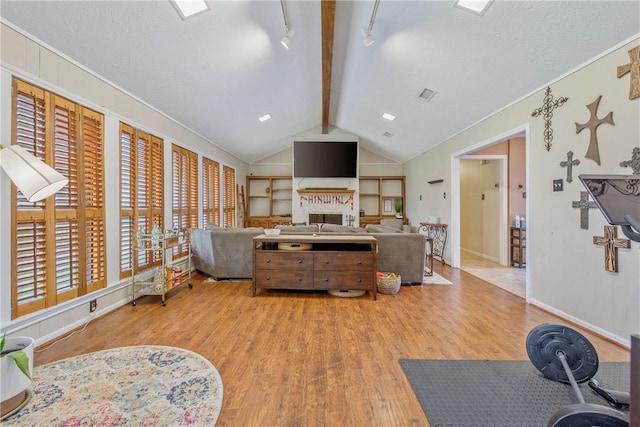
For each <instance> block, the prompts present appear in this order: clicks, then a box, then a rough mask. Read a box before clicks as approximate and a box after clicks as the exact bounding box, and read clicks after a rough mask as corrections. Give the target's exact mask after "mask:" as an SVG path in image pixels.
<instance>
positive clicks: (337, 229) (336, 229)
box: [320, 224, 367, 233]
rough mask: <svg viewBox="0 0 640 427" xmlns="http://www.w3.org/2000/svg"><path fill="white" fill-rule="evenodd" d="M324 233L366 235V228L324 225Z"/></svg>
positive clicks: (322, 228) (321, 229) (322, 230)
mask: <svg viewBox="0 0 640 427" xmlns="http://www.w3.org/2000/svg"><path fill="white" fill-rule="evenodd" d="M320 231H321V232H322V233H366V232H367V231H366V230H365V229H364V228H360V227H350V226H348V225H337V224H322V226H321V227H320Z"/></svg>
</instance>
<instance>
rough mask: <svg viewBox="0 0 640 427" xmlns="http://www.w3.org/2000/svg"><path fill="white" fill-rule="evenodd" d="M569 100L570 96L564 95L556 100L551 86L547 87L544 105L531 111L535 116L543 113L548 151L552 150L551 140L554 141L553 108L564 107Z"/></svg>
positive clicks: (545, 144) (545, 142)
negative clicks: (552, 126)
mask: <svg viewBox="0 0 640 427" xmlns="http://www.w3.org/2000/svg"><path fill="white" fill-rule="evenodd" d="M568 100H569V98H567V97H566V96H563V97H561V98H558V99H556V100H555V101H554V100H553V95H551V88H550V87H547V90H546V91H545V92H544V100H543V102H542V107H540V108H536V109H535V110H534V111H533V113H531V115H532V116H533V117H538V116H540V115H542V117H543V118H544V146H545V148H546V149H547V151H549V150H551V141H553V129H551V119H552V118H553V110H554V109H556V108H560V107H562V106H563V105H564V103H565V102H567V101H568Z"/></svg>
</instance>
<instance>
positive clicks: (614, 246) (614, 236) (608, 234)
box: [593, 225, 631, 273]
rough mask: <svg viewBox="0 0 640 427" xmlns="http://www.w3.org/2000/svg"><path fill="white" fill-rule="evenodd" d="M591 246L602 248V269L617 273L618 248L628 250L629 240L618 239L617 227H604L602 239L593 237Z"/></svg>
mask: <svg viewBox="0 0 640 427" xmlns="http://www.w3.org/2000/svg"><path fill="white" fill-rule="evenodd" d="M593 244H594V245H600V246H604V269H605V270H607V271H613V272H616V273H617V272H618V248H627V249H628V248H630V247H631V240H629V239H618V227H616V226H615V225H605V226H604V237H601V236H593Z"/></svg>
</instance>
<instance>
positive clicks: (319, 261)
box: [313, 253, 373, 271]
mask: <svg viewBox="0 0 640 427" xmlns="http://www.w3.org/2000/svg"><path fill="white" fill-rule="evenodd" d="M313 263H314V268H315V270H316V271H323V270H353V271H358V270H369V271H371V270H372V269H373V254H365V253H321V254H315V255H314V261H313Z"/></svg>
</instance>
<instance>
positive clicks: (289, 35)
mask: <svg viewBox="0 0 640 427" xmlns="http://www.w3.org/2000/svg"><path fill="white" fill-rule="evenodd" d="M294 34H295V31H293V30H287V32H286V33H285V35H284V36H282V38H281V39H280V43H281V44H282V46H284V48H285V49H287V50H289V49H291V39H292V38H293V35H294Z"/></svg>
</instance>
